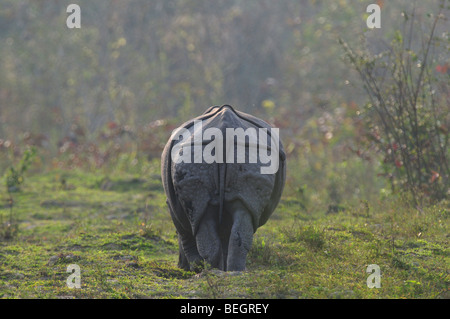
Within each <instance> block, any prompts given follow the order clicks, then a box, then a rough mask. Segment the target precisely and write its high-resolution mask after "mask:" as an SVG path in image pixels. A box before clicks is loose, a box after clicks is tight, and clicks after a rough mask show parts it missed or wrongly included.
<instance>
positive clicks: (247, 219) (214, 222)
mask: <svg viewBox="0 0 450 319" xmlns="http://www.w3.org/2000/svg"><path fill="white" fill-rule="evenodd" d="M194 120H202V121H203V122H202V125H203V131H204V130H205V129H206V128H208V127H216V128H219V129H221V130H222V132H223V136H224V138H225V136H226V135H225V129H226V128H237V127H241V128H243V129H244V130H245V129H247V128H249V127H254V128H256V130H257V131H258V128H268V132H270V130H269V128H270V125H269V124H267V123H266V122H264V121H262V120H260V119H258V118H256V117H254V116H252V115H249V114H246V113H243V112H239V111H235V110H234V109H233V108H232V107H231V106H229V105H224V106H222V107H219V106H213V107H210V108H209V109H208V110H207V111H206V112H205V113H203V114H202V115H201V116H199V117H197V118H195V119H192V120H190V121H188V122H186V123H184V124H183V125H182V126H181V127H184V128H186V129H189V130H190V131H191V134H192V131H193V125H194ZM181 141H182V139H181V138H180V137H174V140H169V141H168V143H167V144H166V146H165V148H164V151H163V154H162V156H161V173H162V174H161V175H162V182H163V186H164V190H165V192H166V195H167V204H168V206H169V210H170V214H171V217H172V220H173V222H174V224H175V227H176V230H177V233H178V243H179V263H178V265H179V267H180V268H183V269H185V270H194V271H200V270H201V267H203V266H204V262H206V263H208V264H209V265H211V266H212V267H214V268H219V269H220V270H224V271H241V270H245V262H246V257H247V253H248V251H249V250H250V247H251V244H252V240H253V234H254V232H255V231H256V229H257V228H258V227H260V226H262V225H264V224H265V223H266V222H267V220H268V219H269V217H270V215H271V214H272V212H273V211H274V210H275V207H276V206H277V204H278V202H279V200H280V197H281V193H282V191H283V188H284V183H285V179H286V163H285V159H286V157H285V153H284V150H283V146H282V144H281V141H280V143H279V169H278V171H277V173H275V174H261V172H260V167H261V166H267V164H261V163H260V162H259V160H258V163H248V160H247V161H246V163H236V161H234V162H233V163H216V162H214V163H211V164H207V163H205V162H203V163H178V164H176V163H174V162H172V159H171V150H172V148H173V146H174V145H175V144H176V143H178V142H181ZM224 144H225V142H224ZM191 149H192V150H193V147H192V148H191ZM247 151H248V150H247ZM235 154H236V147H235ZM247 154H248V153H247ZM247 158H248V157H247Z"/></svg>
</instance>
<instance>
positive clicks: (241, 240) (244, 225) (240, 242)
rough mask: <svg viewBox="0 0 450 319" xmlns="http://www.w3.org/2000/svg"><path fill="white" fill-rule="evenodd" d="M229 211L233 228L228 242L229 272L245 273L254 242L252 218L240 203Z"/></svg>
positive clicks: (233, 205)
mask: <svg viewBox="0 0 450 319" xmlns="http://www.w3.org/2000/svg"><path fill="white" fill-rule="evenodd" d="M229 211H232V215H233V226H232V227H231V232H230V237H229V241H228V256H227V271H243V270H245V261H246V258H247V254H248V252H249V250H250V248H251V245H252V240H253V222H252V217H251V214H250V212H249V211H248V210H247V209H246V208H245V207H244V205H242V204H241V203H240V202H239V201H236V202H234V203H233V204H232V205H231V209H229Z"/></svg>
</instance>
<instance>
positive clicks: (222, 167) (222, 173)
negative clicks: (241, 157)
mask: <svg viewBox="0 0 450 319" xmlns="http://www.w3.org/2000/svg"><path fill="white" fill-rule="evenodd" d="M218 165H219V225H221V224H222V220H223V206H224V202H225V184H226V176H227V164H226V163H221V164H218Z"/></svg>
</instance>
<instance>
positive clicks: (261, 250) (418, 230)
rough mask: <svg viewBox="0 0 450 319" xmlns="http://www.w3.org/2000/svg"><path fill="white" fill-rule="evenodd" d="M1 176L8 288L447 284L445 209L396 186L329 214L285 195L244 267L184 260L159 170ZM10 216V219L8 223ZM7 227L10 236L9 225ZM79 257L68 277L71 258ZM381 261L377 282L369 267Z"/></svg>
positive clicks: (1, 267) (203, 289) (442, 288)
mask: <svg viewBox="0 0 450 319" xmlns="http://www.w3.org/2000/svg"><path fill="white" fill-rule="evenodd" d="M11 196H12V199H13V205H12V207H11V202H10V197H9V195H8V193H7V192H6V190H4V189H3V186H2V187H0V216H1V217H0V221H1V223H2V224H1V226H0V298H441V297H447V298H448V296H449V293H448V289H449V279H450V277H449V265H450V258H449V257H450V250H449V236H450V235H449V217H450V213H449V209H448V206H445V203H442V204H440V205H437V206H430V207H427V208H424V209H423V211H422V212H419V211H417V210H416V209H413V208H410V207H408V205H405V204H404V203H403V200H402V199H400V198H396V197H393V196H390V197H387V198H384V199H383V200H379V201H373V202H370V203H369V202H364V203H362V204H361V205H359V206H358V205H356V207H346V209H345V210H342V211H341V210H338V211H336V212H331V213H328V214H326V212H325V211H322V212H319V211H317V212H314V211H311V210H308V211H305V210H304V208H302V203H301V202H300V201H298V200H297V199H296V198H294V197H286V196H285V197H284V198H283V199H282V201H281V203H280V205H279V207H278V209H277V210H276V212H275V213H274V215H273V216H272V218H271V219H270V220H269V222H268V223H267V224H266V225H265V226H263V227H262V228H260V229H259V230H258V231H257V232H256V234H255V237H254V242H253V247H252V249H251V251H250V253H249V256H248V259H247V270H246V271H245V272H242V273H223V272H220V271H217V270H207V271H204V272H203V273H201V274H194V273H191V272H185V271H182V270H180V269H178V268H177V258H178V244H177V238H176V233H175V228H174V226H173V224H172V221H171V219H170V216H169V214H168V212H167V208H166V204H165V196H164V194H163V189H162V185H161V182H160V180H159V178H158V175H157V174H156V173H155V174H149V177H148V178H147V177H145V178H144V177H143V176H130V175H126V174H114V175H110V176H106V175H102V176H100V175H98V174H93V173H86V172H80V171H51V172H48V173H45V174H34V175H32V176H27V179H26V183H24V185H23V186H22V187H21V191H19V192H16V193H11ZM10 216H12V218H13V219H12V225H11V226H9V225H8V223H9V222H10ZM11 227H17V231H16V232H14V233H11V236H9V237H11V238H5V237H8V236H5V234H7V233H8V231H9V230H11ZM70 264H77V265H79V266H80V269H81V288H80V289H76V288H72V289H71V288H68V287H67V284H66V280H67V278H68V277H69V275H70V273H68V272H66V270H67V266H68V265H70ZM369 264H377V265H379V266H380V268H381V274H382V277H381V288H378V289H377V288H372V289H369V288H368V287H367V284H366V283H367V277H368V276H369V274H368V273H366V268H367V266H368V265H369Z"/></svg>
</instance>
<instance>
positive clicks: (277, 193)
mask: <svg viewBox="0 0 450 319" xmlns="http://www.w3.org/2000/svg"><path fill="white" fill-rule="evenodd" d="M285 182H286V154H285V153H284V149H283V146H282V145H281V144H280V165H279V167H278V172H277V173H276V175H275V184H274V187H273V191H272V195H271V196H270V201H269V203H268V204H267V207H266V208H265V209H264V211H263V213H262V214H261V218H260V219H259V226H258V227H261V226H262V225H264V224H265V223H266V222H267V220H268V219H269V217H270V215H272V213H273V211H274V210H275V208H276V207H277V205H278V203H279V202H280V198H281V194H282V193H283V189H284V184H285ZM255 231H256V229H255Z"/></svg>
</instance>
